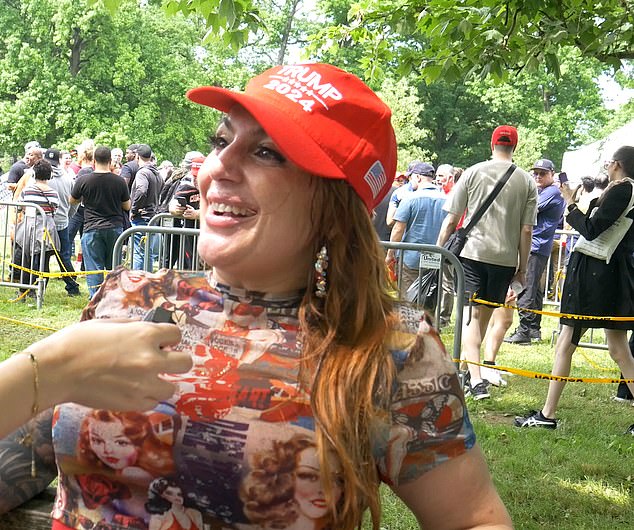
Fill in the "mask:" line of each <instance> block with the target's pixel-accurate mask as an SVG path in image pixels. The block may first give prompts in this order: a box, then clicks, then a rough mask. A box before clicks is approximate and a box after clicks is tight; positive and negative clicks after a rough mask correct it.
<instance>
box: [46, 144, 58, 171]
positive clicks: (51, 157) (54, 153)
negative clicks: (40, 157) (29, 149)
mask: <svg viewBox="0 0 634 530" xmlns="http://www.w3.org/2000/svg"><path fill="white" fill-rule="evenodd" d="M59 156H60V152H59V149H53V148H52V147H51V148H50V149H47V150H46V151H44V159H45V160H48V161H49V162H50V163H51V166H59Z"/></svg>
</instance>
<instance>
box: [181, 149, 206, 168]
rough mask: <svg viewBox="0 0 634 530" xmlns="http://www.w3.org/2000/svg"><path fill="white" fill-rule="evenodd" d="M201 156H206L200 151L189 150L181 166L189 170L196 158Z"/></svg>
mask: <svg viewBox="0 0 634 530" xmlns="http://www.w3.org/2000/svg"><path fill="white" fill-rule="evenodd" d="M200 157H203V159H204V158H205V155H203V154H202V153H201V152H200V151H187V153H185V158H183V161H182V162H181V167H182V168H185V169H188V170H189V169H191V168H192V162H193V161H194V158H200Z"/></svg>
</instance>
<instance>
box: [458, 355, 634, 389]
mask: <svg viewBox="0 0 634 530" xmlns="http://www.w3.org/2000/svg"><path fill="white" fill-rule="evenodd" d="M454 362H456V363H467V364H476V365H478V366H483V367H485V368H492V369H493V370H498V371H500V372H508V373H510V374H515V375H521V376H522V377H528V378H530V379H547V380H549V381H563V382H566V383H601V384H618V383H634V379H619V378H618V377H570V376H563V375H552V374H544V373H540V372H532V371H530V370H523V369H522V368H511V367H510V366H500V365H497V364H493V365H491V364H484V363H477V362H475V361H467V360H466V359H454Z"/></svg>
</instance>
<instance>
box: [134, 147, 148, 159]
mask: <svg viewBox="0 0 634 530" xmlns="http://www.w3.org/2000/svg"><path fill="white" fill-rule="evenodd" d="M136 154H137V155H139V156H140V157H141V158H143V159H145V160H149V159H150V158H152V148H151V147H150V146H149V145H148V144H139V145H138V147H137V148H136Z"/></svg>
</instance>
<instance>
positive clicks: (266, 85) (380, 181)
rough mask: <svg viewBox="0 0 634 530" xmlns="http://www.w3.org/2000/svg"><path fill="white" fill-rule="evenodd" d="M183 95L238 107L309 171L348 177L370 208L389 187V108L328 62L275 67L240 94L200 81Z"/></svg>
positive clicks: (392, 140) (392, 146) (392, 166)
mask: <svg viewBox="0 0 634 530" xmlns="http://www.w3.org/2000/svg"><path fill="white" fill-rule="evenodd" d="M187 97H188V98H189V99H190V100H191V101H193V102H195V103H200V104H201V105H206V106H208V107H213V108H215V109H218V110H221V111H223V112H229V111H230V110H231V108H232V107H233V106H234V105H236V104H238V105H241V106H242V107H244V108H245V109H246V110H247V111H248V112H249V113H250V114H251V115H252V116H253V117H254V118H255V119H256V120H257V121H258V123H259V124H260V125H261V126H262V128H263V129H264V130H265V131H266V133H267V134H268V135H269V136H270V137H271V139H272V140H273V141H274V142H275V143H276V144H277V146H278V147H279V148H280V151H281V152H282V153H283V154H284V156H286V157H287V158H288V159H289V160H291V161H292V162H293V163H294V164H296V165H297V166H299V167H300V168H302V169H303V170H305V171H307V172H309V173H312V174H313V175H316V176H319V177H324V178H332V179H343V180H345V181H347V182H348V183H349V184H350V185H351V186H352V187H353V189H354V190H355V191H356V192H357V194H358V195H359V197H361V199H362V200H363V202H364V203H365V205H366V206H367V207H368V209H369V210H371V209H372V208H374V206H376V205H377V204H378V203H379V202H380V201H381V199H382V198H383V197H384V196H385V194H386V193H387V192H388V190H389V189H390V187H391V185H392V181H393V180H394V173H395V171H396V137H395V135H394V129H393V128H392V124H391V122H390V117H391V115H392V112H391V111H390V109H389V107H388V106H387V105H386V104H385V103H383V101H381V100H380V99H379V97H378V96H377V95H376V94H375V93H374V92H373V91H372V90H371V89H370V88H369V87H368V86H367V85H366V84H365V83H364V82H363V81H361V79H359V78H358V77H356V76H354V75H352V74H349V73H348V72H345V71H343V70H340V69H339V68H336V67H335V66H332V65H329V64H323V63H311V64H309V63H306V64H296V65H287V66H276V67H274V68H271V69H269V70H267V71H265V72H264V73H262V74H260V75H258V76H256V77H254V78H253V79H251V80H250V81H249V82H248V83H247V86H246V89H245V91H244V92H234V91H232V90H227V89H225V88H220V87H211V86H204V87H199V88H194V89H192V90H190V91H188V92H187Z"/></svg>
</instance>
